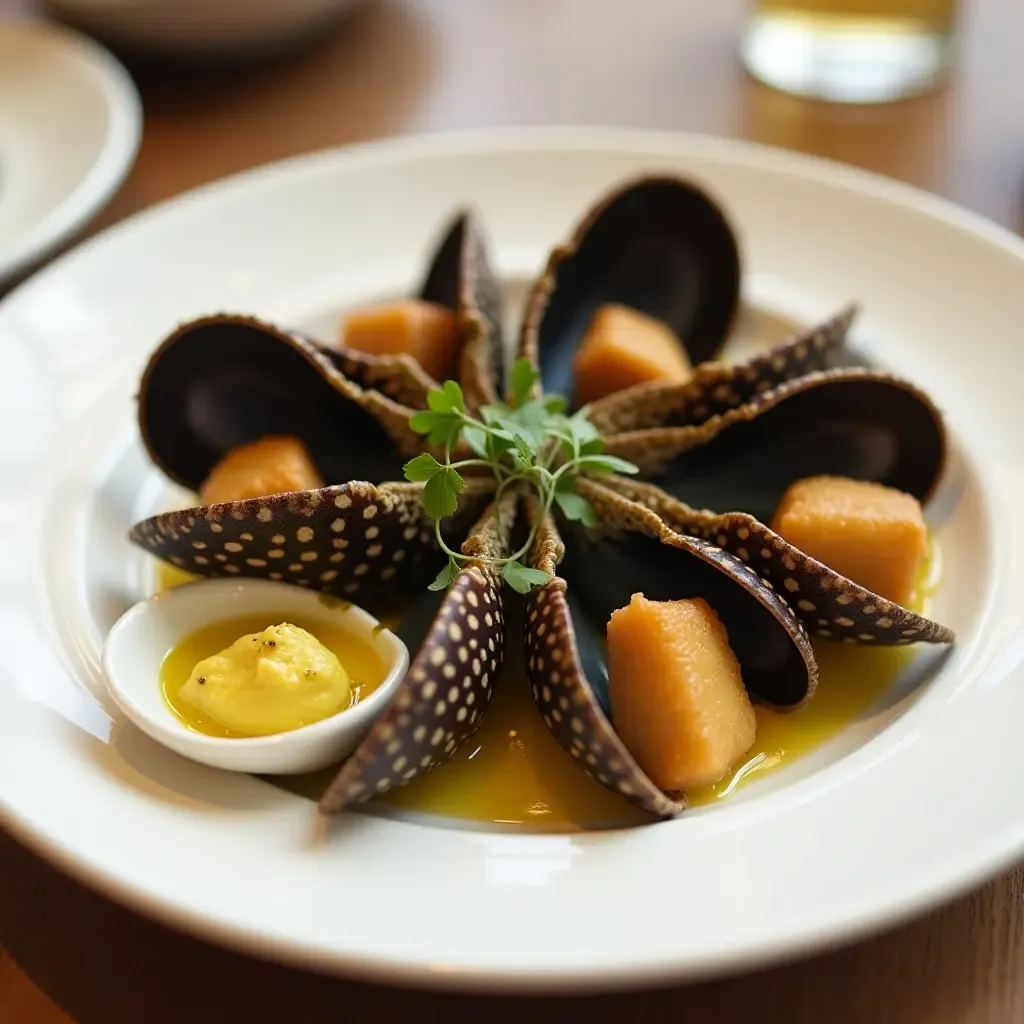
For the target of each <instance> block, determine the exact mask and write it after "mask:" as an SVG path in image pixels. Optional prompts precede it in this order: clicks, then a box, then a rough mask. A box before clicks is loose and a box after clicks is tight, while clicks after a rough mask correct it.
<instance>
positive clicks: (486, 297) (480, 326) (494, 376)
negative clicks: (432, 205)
mask: <svg viewBox="0 0 1024 1024" xmlns="http://www.w3.org/2000/svg"><path fill="white" fill-rule="evenodd" d="M488 248H489V246H488V241H487V237H486V235H485V233H484V229H483V225H482V223H481V219H480V216H479V214H478V213H477V211H476V210H474V209H473V208H467V209H465V210H461V211H459V212H458V213H457V214H456V215H455V217H454V218H453V219H452V221H451V223H450V224H449V225H448V228H447V230H446V231H445V233H444V236H443V238H442V239H441V241H440V242H439V243H438V245H437V247H436V249H435V251H434V253H433V255H432V256H431V258H430V261H429V266H428V269H427V272H426V274H425V276H424V280H423V283H422V285H421V286H420V288H419V290H418V293H417V294H418V297H419V298H421V299H425V300H427V301H429V302H436V303H437V304H438V305H441V306H444V307H445V308H446V309H450V310H451V311H452V312H453V313H454V314H455V315H456V317H457V318H458V322H459V333H460V345H459V357H458V377H459V380H460V382H461V384H462V389H463V394H464V396H465V399H466V404H467V405H468V406H469V407H470V408H471V409H472V408H476V407H477V406H479V405H482V404H484V403H488V402H494V401H496V399H497V397H498V395H499V394H500V392H501V384H502V380H503V376H504V366H503V355H504V344H503V342H502V338H501V330H502V328H501V321H502V310H501V293H500V291H499V288H498V282H497V279H496V277H495V276H494V271H493V270H492V268H491V260H490V256H489V253H488ZM320 347H321V348H322V349H323V351H324V353H325V354H326V355H327V356H328V358H329V359H330V360H331V361H332V362H333V363H334V365H335V366H336V367H337V368H338V369H339V370H340V371H341V372H342V373H343V374H345V376H346V377H348V378H349V379H350V380H352V381H354V382H356V383H357V384H360V385H361V386H363V387H366V388H375V389H377V390H379V391H381V392H383V393H384V394H385V395H388V396H389V397H391V398H393V399H395V400H396V401H398V402H401V403H402V404H403V405H407V406H409V407H410V408H412V409H423V408H426V400H427V393H428V392H429V391H430V390H431V389H432V388H435V387H437V386H438V384H439V383H440V382H438V381H435V380H434V379H433V378H432V377H431V376H430V375H429V374H427V373H425V372H424V371H423V369H422V368H421V367H420V365H419V364H418V363H417V362H416V361H415V360H414V359H412V358H410V357H409V356H404V355H396V356H375V355H370V354H368V353H365V352H357V351H355V350H353V349H347V348H343V347H339V346H334V345H326V344H321V346H320Z"/></svg>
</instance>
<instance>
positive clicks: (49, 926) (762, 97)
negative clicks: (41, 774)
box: [0, 0, 1024, 1024]
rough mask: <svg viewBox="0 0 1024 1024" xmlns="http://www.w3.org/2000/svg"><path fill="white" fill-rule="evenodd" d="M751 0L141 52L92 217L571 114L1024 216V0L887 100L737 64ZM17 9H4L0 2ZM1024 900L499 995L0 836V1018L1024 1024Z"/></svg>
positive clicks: (984, 18)
mask: <svg viewBox="0 0 1024 1024" xmlns="http://www.w3.org/2000/svg"><path fill="white" fill-rule="evenodd" d="M745 6H746V5H745V3H744V2H743V0H714V2H706V3H696V2H693V0H690V2H686V0H682V2H680V0H644V2H643V3H642V4H638V3H629V4H627V3H623V2H622V0H489V2H487V3H482V2H480V0H406V2H400V0H377V2H375V3H373V4H371V5H370V6H369V7H368V8H367V9H366V10H365V11H364V12H362V13H361V14H359V15H358V16H357V17H355V18H353V19H350V20H348V21H346V22H345V23H343V24H341V25H339V26H338V27H337V28H336V29H335V30H334V31H332V32H331V33H329V34H327V35H325V37H324V38H323V39H321V40H318V41H317V42H316V43H315V45H313V46H312V47H310V48H308V49H306V50H304V51H302V52H301V53H298V54H294V55H292V56H290V57H284V58H281V59H278V60H275V61H272V62H270V63H265V64H263V65H259V66H256V67H252V68H249V69H236V70H234V71H230V72H229V71H223V72H219V73H215V74H197V73H195V72H178V73H176V74H169V73H168V72H166V71H158V70H155V69H153V68H152V67H139V66H134V65H133V71H134V72H135V74H136V77H137V81H138V82H139V84H140V88H141V90H142V93H143V97H144V100H145V106H146V118H147V123H146V132H145V137H144V140H143V145H142V149H141V152H140V154H139V160H138V163H137V166H136V168H135V170H134V171H133V173H132V175H131V176H130V178H129V180H128V182H127V184H126V186H125V188H124V189H123V190H122V192H121V193H120V195H119V196H118V197H117V198H116V199H115V201H114V202H113V204H112V205H111V206H110V207H109V208H108V210H107V211H105V212H104V214H103V215H102V216H101V217H100V218H98V220H97V222H96V223H95V224H94V225H93V226H92V228H91V229H90V230H93V231H94V230H97V229H98V228H100V227H103V226H106V225H109V224H112V223H114V222H116V221H117V220H119V219H120V218H122V217H124V216H126V215H128V214H130V213H132V212H134V211H135V210H137V209H141V208H143V207H145V206H148V205H150V204H152V203H154V202H157V201H159V200H162V199H165V198H168V197H170V196H173V195H175V194H177V193H179V192H181V191H182V190H184V189H187V188H190V187H192V186H194V185H197V184H200V183H202V182H205V181H209V180H211V179H213V178H216V177H219V176H221V175H223V174H227V173H230V172H232V171H236V170H240V169H242V168H245V167H249V166H252V165H253V164H256V163H260V162H263V161H266V160H270V159H275V158H277V157H282V156H287V155H290V154H293V153H297V152H303V151H306V150H311V149H317V148H320V147H323V146H327V145H337V144H343V143H348V142H353V141H358V140H361V139H367V138H374V137H379V136H384V135H391V134H397V133H405V132H417V131H434V130H441V129H447V128H468V127H476V126H485V125H497V124H523V123H554V124H558V123H569V122H575V123H593V124H596V123H611V124H629V125H640V126H647V127H659V128H680V129H687V130H692V131H701V132H711V133H716V134H722V135H732V136H739V137H746V138H751V139H755V140H758V141H761V142H767V143H770V144H773V145H780V146H785V147H788V148H792V149H798V150H803V151H806V152H810V153H818V154H820V155H823V156H827V157H831V158H834V159H838V160H844V161H848V162H850V163H853V164H857V165H860V166H863V167H867V168H869V169H872V170H876V171H880V172H882V173H886V174H890V175H892V176H894V177H897V178H900V179H903V180H905V181H909V182H912V183H914V184H917V185H920V186H923V187H925V188H928V189H931V190H933V191H935V192H938V193H940V194H943V195H946V196H948V197H950V198H952V199H954V200H956V201H957V202H960V203H962V204H964V205H965V206H968V207H970V208H972V209H974V210H977V211H978V212H980V213H983V214H985V215H987V216H989V217H992V218H993V219H995V220H997V221H999V222H1000V223H1002V224H1005V225H1007V226H1010V227H1014V228H1016V229H1018V230H1021V229H1024V131H1022V128H1021V119H1020V109H1021V105H1020V104H1021V97H1022V96H1024V61H1022V60H1021V57H1020V54H1021V53H1022V52H1024V4H1020V3H1019V2H1017V0H975V2H972V3H965V4H964V10H963V18H962V26H963V28H962V37H961V47H960V58H959V63H958V66H957V69H956V72H955V74H954V76H953V78H952V80H951V82H950V84H949V87H948V88H947V89H945V90H943V91H941V92H938V93H935V94H933V95H930V96H926V97H922V98H920V99H918V100H913V101H909V102H906V103H898V104H893V105H891V106H883V107H834V106H829V105H826V104H820V103H813V102H808V101H804V100H799V99H795V98H793V97H788V96H784V95H781V94H779V93H775V92H773V91H771V90H769V89H767V88H765V87H763V86H760V85H758V84H756V83H754V82H752V81H751V80H749V79H748V78H747V76H746V75H745V74H744V72H743V71H742V69H741V68H740V67H739V66H738V63H737V61H736V58H735V47H736V40H737V34H738V31H739V28H740V26H741V24H742V19H743V16H744V11H745ZM33 7H34V4H33V2H32V0H0V17H3V16H4V15H12V14H14V13H18V14H26V13H31V12H32V10H33ZM1022 897H1024V870H1022V869H1018V870H1015V871H1013V872H1011V873H1009V874H1007V875H1005V876H1003V877H1002V878H1000V879H998V880H996V881H994V882H992V883H991V884H989V885H988V886H986V887H985V888H983V889H981V890H980V891H978V892H977V893H975V894H973V895H971V896H970V897H967V898H964V899H961V900H959V901H957V902H955V903H953V904H952V905H950V906H948V907H946V908H944V909H942V910H940V911H937V912H935V913H933V914H931V915H928V916H926V917H924V918H922V919H920V920H918V921H916V922H914V923H912V924H910V925H907V926H905V927H902V928H899V929H897V930H895V931H892V932H889V933H888V934H885V935H882V936H879V937H876V938H873V939H871V940H869V941H866V942H861V943H858V944H856V945H853V946H851V947H849V948H847V949H844V950H840V951H836V952H831V953H828V954H826V955H823V956H820V957H817V958H815V959H811V960H805V961H802V962H800V963H796V964H792V965H790V966H785V967H780V968H777V969H774V970H770V971H764V972H760V973H756V974H751V975H746V976H744V977H740V978H733V979H729V980H723V981H718V982H714V983H711V984H705V985H698V986H691V987H687V988H682V989H676V990H669V991H660V992H647V993H639V994H633V995H628V996H627V995H623V996H619V997H601V998H599V999H543V1000H529V1001H523V1000H496V999H486V998H482V997H474V998H466V997H457V996H443V995H425V994H420V993H409V992H404V991H401V990H397V989H384V988H379V987H374V986H367V985H360V984H353V983H345V982H340V981H337V980H333V979H326V978H321V977H316V976H313V975H305V974H302V973H300V972H298V971H295V970H292V969H289V968H284V967H280V966H276V965H268V964H263V963H260V962H257V961H255V960H251V959H247V958H245V957H242V956H239V955H236V954H234V953H231V952H227V951H224V950H221V949H216V948H213V947H211V946H208V945H205V944H204V943H202V942H199V941H197V940H195V939H193V938H188V937H185V936H182V935H179V934H177V933H175V932H172V931H169V930H168V929H166V928H164V927H162V926H159V925H157V924H154V923H152V922H150V921H147V920H145V919H143V918H141V917H138V916H136V915H135V914H133V913H131V912H129V911H127V910H124V909H122V908H121V907H118V906H116V905H114V904H112V903H110V902H108V901H107V900H105V899H102V898H100V897H98V896H96V895H94V894H92V893H91V892H89V891H87V890H85V889H83V888H82V887H80V886H78V885H77V884H75V883H73V882H71V881H69V880H68V879H66V878H65V877H63V876H62V875H60V874H59V873H57V872H56V871H55V870H53V869H52V868H50V867H49V866H48V865H46V864H44V863H43V862H42V861H40V860H39V859H38V858H36V857H35V856H33V855H31V854H29V853H28V852H26V851H25V850H24V849H23V848H22V847H20V846H19V845H17V844H16V843H15V842H14V841H13V840H11V839H10V838H9V837H7V836H5V835H3V834H2V833H0V943H2V944H3V948H0V1024H58V1022H60V1024H65V1022H67V1021H68V1020H73V1021H75V1022H76V1024H121V1022H126V1024H137V1022H145V1024H163V1022H165V1021H167V1022H178V1021H191V1022H196V1024H202V1022H205V1021H224V1020H234V1019H239V1020H243V1019H248V1020H252V1021H264V1020H289V1021H290V1020H295V1021H302V1022H304V1024H305V1022H310V1024H317V1022H320V1021H329V1020H330V1021H333V1020H338V1019H345V1020H347V1021H351V1022H362V1021H367V1022H369V1021H373V1022H380V1021H390V1020H406V1019H410V1020H411V1019H416V1020H423V1021H432V1020H435V1019H436V1020H445V1021H453V1020H463V1019H465V1020H471V1019H478V1018H486V1019H488V1020H493V1021H504V1020H520V1019H524V1018H527V1017H529V1018H530V1019H533V1020H536V1021H538V1022H541V1021H555V1020H557V1021H559V1022H565V1024H571V1022H576V1021H587V1022H601V1021H613V1020H619V1019H623V1018H624V1016H625V1014H626V1013H627V1012H628V1014H629V1015H630V1016H631V1017H634V1018H635V1019H637V1020H640V1021H655V1020H657V1021H661V1020H666V1019H673V1020H675V1019H678V1020H693V1021H716V1022H717V1021H726V1022H728V1021H733V1020H736V1021H740V1020H743V1021H746V1020H751V1019H756V1020H757V1021H758V1022H759V1024H775V1022H785V1024H819V1022H824V1021H828V1022H834V1024H852V1022H862V1021H870V1022H872V1024H946V1022H949V1024H953V1022H955V1024H1016V1022H1019V1021H1021V1020H1024V913H1022V902H1024V901H1022ZM495 926H500V922H499V923H495ZM200 992H205V994H204V995H202V996H200V994H199V993H200ZM61 1008H63V1009H61ZM65 1011H66V1012H65Z"/></svg>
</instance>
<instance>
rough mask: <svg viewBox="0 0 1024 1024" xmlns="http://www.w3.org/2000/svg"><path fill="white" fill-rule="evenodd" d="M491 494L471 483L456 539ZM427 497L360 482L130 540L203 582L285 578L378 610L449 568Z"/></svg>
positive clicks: (177, 520) (166, 517)
mask: <svg viewBox="0 0 1024 1024" xmlns="http://www.w3.org/2000/svg"><path fill="white" fill-rule="evenodd" d="M492 491H493V486H492V485H491V484H490V483H489V482H487V481H481V480H471V481H467V486H466V490H465V491H464V492H463V497H462V501H461V505H460V510H459V514H458V515H457V516H455V517H453V518H452V519H451V520H445V528H446V532H447V534H448V537H449V538H458V537H459V536H464V535H465V531H466V529H467V527H468V526H469V525H470V524H471V523H472V521H473V518H474V517H475V514H479V511H480V509H481V508H482V507H483V505H484V504H485V503H486V502H487V500H488V498H489V496H490V494H491V492H492ZM421 494H422V485H420V484H407V483H385V484H380V485H376V484H371V483H366V482H361V481H353V482H350V483H346V484H340V485H337V486H333V487H323V488H318V489H316V490H309V491H294V492H291V493H287V494H274V495H269V496H267V497H265V498H254V499H250V500H247V501H234V502H225V503H220V504H213V505H204V506H200V507H196V508H188V509H181V510H178V511H174V512H167V513H164V514H163V515H157V516H153V517H151V518H149V519H145V520H143V521H142V522H140V523H137V524H136V525H135V526H134V527H132V529H131V531H130V533H129V539H130V540H131V541H132V542H133V543H135V544H137V545H138V546H139V547H141V548H143V549H145V550H146V551H148V552H150V553H151V554H153V555H155V556H156V557H157V558H160V559H162V560H164V561H167V562H170V563H172V564H173V565H176V566H178V567H179V568H181V569H184V570H185V571H187V572H192V573H196V574H197V575H199V576H255V577H262V578H265V579H272V580H283V581H284V582H285V583H293V584H295V585H297V586H300V587H310V588H312V589H314V590H322V591H324V592H325V593H329V594H336V595H339V596H341V597H344V598H347V599H349V600H353V601H360V602H364V601H365V602H366V603H368V604H370V605H371V606H373V605H377V604H380V603H382V602H387V601H388V600H390V599H391V598H393V597H397V596H399V595H401V594H405V593H408V592H409V590H410V588H413V587H420V588H422V587H424V586H425V585H426V584H427V583H428V582H429V581H430V579H431V578H433V576H435V575H436V574H437V572H438V571H439V570H440V568H441V566H442V565H443V564H444V561H445V558H444V556H443V555H442V554H441V552H440V550H439V548H438V545H437V540H436V537H435V534H434V524H433V521H432V520H431V519H429V518H428V517H427V516H426V515H425V513H424V512H423V508H422V506H421V504H420V495H421Z"/></svg>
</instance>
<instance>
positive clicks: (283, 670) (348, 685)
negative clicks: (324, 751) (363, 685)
mask: <svg viewBox="0 0 1024 1024" xmlns="http://www.w3.org/2000/svg"><path fill="white" fill-rule="evenodd" d="M352 703H353V686H352V680H351V678H350V676H349V673H348V672H347V671H346V670H345V668H344V666H343V665H342V664H341V662H340V661H339V660H338V658H337V656H336V655H335V654H334V653H333V652H332V651H331V650H330V649H328V648H327V647H326V646H324V644H322V643H321V642H320V641H319V640H318V639H317V638H316V637H315V636H314V635H313V634H312V633H310V632H308V631H307V630H305V629H302V628H301V627H299V626H295V625H292V624H291V623H288V622H282V623H280V624H279V625H275V626H268V627H267V628H265V629H263V630H262V631H260V632H253V633H246V634H244V635H242V636H240V637H238V639H236V640H235V641H234V642H233V643H232V644H230V646H228V647H225V648H224V649H223V650H220V651H219V652H218V653H216V654H212V655H210V656H208V657H205V658H203V659H202V660H200V661H198V662H197V663H196V664H195V667H194V668H193V669H192V671H191V673H190V674H189V676H188V679H187V680H186V682H185V683H184V685H183V686H181V688H180V690H178V692H177V694H176V700H175V704H176V705H177V710H178V712H179V714H180V713H182V712H185V713H189V712H191V714H189V716H188V717H197V718H201V719H202V720H203V721H205V722H206V723H209V724H210V725H215V726H218V727H219V728H220V729H221V730H223V731H224V732H223V733H222V734H229V735H233V736H270V735H273V734H275V733H281V732H289V731H291V730H293V729H298V728H300V727H302V726H304V725H311V724H312V723H314V722H319V721H322V720H323V719H325V718H329V717H330V716H331V715H335V714H337V713H338V712H339V711H343V710H344V709H345V708H347V707H349V706H350V705H351V704H352Z"/></svg>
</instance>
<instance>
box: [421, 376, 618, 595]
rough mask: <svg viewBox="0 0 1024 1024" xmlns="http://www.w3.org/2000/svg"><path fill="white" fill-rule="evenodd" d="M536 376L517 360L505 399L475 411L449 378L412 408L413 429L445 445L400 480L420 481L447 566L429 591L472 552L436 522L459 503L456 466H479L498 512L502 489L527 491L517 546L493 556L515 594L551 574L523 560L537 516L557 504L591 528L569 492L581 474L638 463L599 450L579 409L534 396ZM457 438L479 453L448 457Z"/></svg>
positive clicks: (585, 505) (591, 517) (589, 509)
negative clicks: (529, 503) (528, 514)
mask: <svg viewBox="0 0 1024 1024" xmlns="http://www.w3.org/2000/svg"><path fill="white" fill-rule="evenodd" d="M537 380H538V374H537V371H536V369H534V367H533V364H532V363H531V362H530V361H529V360H528V359H519V360H517V361H516V364H515V366H514V367H513V368H512V376H511V394H510V401H509V403H508V404H505V403H495V404H494V405H485V406H483V407H482V408H481V409H480V412H479V415H478V416H474V415H473V414H471V413H469V412H467V411H466V406H465V402H464V401H463V398H462V389H461V388H460V387H459V385H458V384H456V383H455V381H452V380H449V381H445V383H444V384H443V386H442V387H440V388H436V389H435V390H433V391H431V392H430V394H429V395H428V396H427V406H428V408H427V409H426V410H424V411H423V412H418V413H416V415H415V416H413V418H412V420H411V426H412V429H413V430H415V431H416V432H417V433H418V434H422V435H424V436H425V437H426V439H427V443H428V444H430V445H431V446H432V447H436V448H441V449H443V450H444V453H445V455H444V461H443V462H440V461H438V460H437V459H436V458H434V456H433V455H431V454H429V453H426V452H425V453H424V454H422V455H417V456H416V458H414V459H411V460H410V461H409V462H407V463H406V464H405V478H406V480H410V481H412V482H413V483H422V484H424V488H423V496H422V498H421V499H420V500H421V503H422V505H423V508H424V510H425V511H426V513H427V515H428V516H430V518H431V519H433V520H434V532H435V535H436V537H437V542H438V544H439V545H440V546H441V550H442V551H444V552H445V554H447V555H448V564H447V565H446V566H445V567H444V568H443V569H442V570H441V572H440V573H438V576H437V579H435V580H434V582H433V583H431V584H430V589H431V590H444V589H445V588H447V587H448V585H449V584H450V583H451V582H452V580H454V579H455V577H456V576H457V575H458V573H459V569H460V568H461V566H462V563H464V562H468V561H470V560H471V556H468V555H463V554H461V553H460V552H458V551H454V550H452V549H451V548H450V547H449V546H448V545H447V544H446V543H445V541H444V538H443V537H442V535H441V520H442V519H444V518H445V517H447V516H450V515H453V514H454V513H455V512H456V510H457V509H458V506H459V494H460V492H461V491H462V490H463V489H464V488H465V486H466V484H465V481H464V480H463V478H462V473H461V472H460V470H464V469H469V468H474V469H481V470H486V471H489V472H490V473H491V475H492V476H493V477H494V480H495V483H496V484H497V491H496V493H495V500H494V508H495V512H496V514H497V509H498V507H499V503H500V499H501V496H502V493H503V492H504V491H505V490H506V488H508V487H510V486H512V485H518V486H520V487H523V488H525V489H527V490H532V491H533V492H534V494H535V496H536V498H537V501H538V503H539V505H540V509H541V515H540V516H538V517H537V518H536V519H535V521H534V522H533V524H532V526H531V529H530V533H529V536H528V537H527V538H526V542H525V543H524V544H523V545H522V547H521V548H520V549H519V550H518V551H516V552H514V553H513V554H511V555H509V556H508V557H507V558H498V559H493V560H492V563H491V564H493V565H495V566H500V567H501V575H502V577H503V578H504V580H505V582H506V583H507V584H508V585H509V586H510V587H511V588H512V589H513V590H516V591H518V592H519V593H520V594H526V593H529V591H530V590H532V589H533V588H534V587H536V586H543V585H544V584H545V583H547V582H548V581H549V580H550V579H551V575H550V574H549V573H547V572H544V571H542V570H540V569H531V568H529V567H527V566H525V565H523V564H522V562H521V561H520V559H522V558H523V557H525V556H526V555H527V554H528V553H529V551H530V549H531V548H532V547H533V542H534V540H535V538H536V535H537V529H538V527H539V525H540V520H541V519H542V518H543V516H544V515H546V514H547V513H548V512H549V511H550V510H551V506H552V505H554V504H557V505H558V507H559V509H560V510H561V512H562V514H563V515H564V516H565V517H566V518H567V519H571V520H574V521H576V522H579V523H582V524H583V525H584V526H596V525H597V522H598V519H597V513H596V512H595V511H594V509H593V506H591V504H590V502H589V501H587V499H586V498H584V497H583V495H582V494H579V493H577V491H576V482H577V480H578V479H579V475H580V473H594V474H601V473H636V472H637V467H636V466H634V465H633V463H631V462H627V461H626V460H625V459H620V458H617V457H616V456H614V455H606V454H605V453H604V442H603V441H602V440H601V436H600V434H598V432H597V430H596V429H595V428H594V425H593V424H592V423H591V422H590V420H588V419H587V411H586V409H581V410H580V411H579V412H576V413H574V414H573V415H572V416H566V415H565V408H566V401H565V399H564V398H562V397H561V395H548V396H545V397H543V398H537V397H534V392H535V388H536V384H537ZM460 438H461V439H462V440H464V441H465V442H466V444H467V446H468V447H469V448H470V449H471V450H472V451H473V452H474V454H476V455H477V456H478V458H474V459H462V460H460V461H457V462H452V461H451V454H452V449H454V448H455V446H456V445H457V444H458V443H459V440H460Z"/></svg>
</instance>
